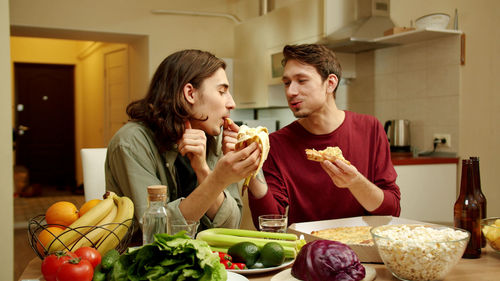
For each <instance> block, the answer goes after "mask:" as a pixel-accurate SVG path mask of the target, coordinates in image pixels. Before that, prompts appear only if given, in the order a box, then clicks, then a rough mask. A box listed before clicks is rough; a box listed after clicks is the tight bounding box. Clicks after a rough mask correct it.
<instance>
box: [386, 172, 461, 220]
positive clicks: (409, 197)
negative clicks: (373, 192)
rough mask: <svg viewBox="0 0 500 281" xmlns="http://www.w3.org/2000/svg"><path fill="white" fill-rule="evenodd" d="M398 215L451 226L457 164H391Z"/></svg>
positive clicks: (455, 192) (455, 194) (455, 191)
mask: <svg viewBox="0 0 500 281" xmlns="http://www.w3.org/2000/svg"><path fill="white" fill-rule="evenodd" d="M394 168H395V169H396V172H397V174H398V177H397V179H396V183H397V184H398V186H399V188H400V190H401V214H400V216H401V217H403V218H409V219H414V220H419V221H425V222H433V223H442V224H448V225H453V206H454V204H455V200H456V196H457V163H443V164H421V165H395V166H394Z"/></svg>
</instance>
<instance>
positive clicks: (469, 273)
mask: <svg viewBox="0 0 500 281" xmlns="http://www.w3.org/2000/svg"><path fill="white" fill-rule="evenodd" d="M41 264H42V261H41V260H40V259H39V258H34V259H33V260H31V261H30V263H29V264H28V266H27V267H26V268H25V270H24V272H23V274H22V275H21V278H20V279H19V280H44V279H43V277H42V273H41V272H40V267H41ZM370 265H371V266H372V267H374V268H375V270H376V271H377V278H376V281H381V280H397V279H396V278H395V277H393V276H392V274H391V273H390V272H389V271H388V270H387V269H386V267H385V266H384V265H383V264H370ZM277 273H279V271H272V272H267V273H262V274H255V275H247V276H246V277H247V278H248V279H249V280H252V281H267V280H271V278H272V277H273V276H274V275H275V274H277ZM499 276H500V253H496V252H494V250H493V249H491V248H490V247H489V246H487V247H486V248H484V249H483V253H482V255H481V258H479V259H461V260H460V262H459V263H458V264H457V265H456V266H455V267H454V268H453V269H452V271H451V272H450V273H449V274H448V275H447V276H446V278H445V279H444V280H445V281H451V280H461V281H462V280H465V281H467V280H471V281H483V280H484V281H491V280H498V278H499Z"/></svg>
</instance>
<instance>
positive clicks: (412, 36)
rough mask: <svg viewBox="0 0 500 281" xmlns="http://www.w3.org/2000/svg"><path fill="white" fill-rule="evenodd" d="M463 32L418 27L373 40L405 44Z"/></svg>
mask: <svg viewBox="0 0 500 281" xmlns="http://www.w3.org/2000/svg"><path fill="white" fill-rule="evenodd" d="M460 34H462V31H460V30H453V29H432V28H426V29H417V30H411V31H406V32H401V33H397V34H393V35H389V36H383V37H378V38H375V39H373V42H380V43H386V44H396V45H404V44H411V43H417V42H422V41H427V40H432V39H437V38H443V37H449V36H456V35H460Z"/></svg>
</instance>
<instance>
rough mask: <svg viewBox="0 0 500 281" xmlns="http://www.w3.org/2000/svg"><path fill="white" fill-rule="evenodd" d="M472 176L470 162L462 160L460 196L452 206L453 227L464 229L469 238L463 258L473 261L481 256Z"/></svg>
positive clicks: (477, 212)
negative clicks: (467, 232) (468, 233)
mask: <svg viewBox="0 0 500 281" xmlns="http://www.w3.org/2000/svg"><path fill="white" fill-rule="evenodd" d="M474 187H475V182H474V174H473V169H472V160H470V159H463V160H462V180H461V183H460V194H459V195H458V198H457V201H456V202H455V206H454V210H453V211H454V212H453V214H454V220H455V227H458V228H462V229H465V230H467V231H469V232H470V234H471V236H470V239H469V243H468V244H467V248H466V249H465V252H464V255H463V256H462V257H463V258H468V259H475V258H479V257H480V256H481V223H480V220H481V218H480V215H481V214H480V206H479V203H478V201H477V199H476V197H475V195H474Z"/></svg>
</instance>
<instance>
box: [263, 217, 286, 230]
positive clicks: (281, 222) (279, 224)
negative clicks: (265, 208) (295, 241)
mask: <svg viewBox="0 0 500 281" xmlns="http://www.w3.org/2000/svg"><path fill="white" fill-rule="evenodd" d="M287 225H288V217H287V215H262V216H259V230H260V231H266V232H281V233H285V232H286V227H287Z"/></svg>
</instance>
